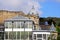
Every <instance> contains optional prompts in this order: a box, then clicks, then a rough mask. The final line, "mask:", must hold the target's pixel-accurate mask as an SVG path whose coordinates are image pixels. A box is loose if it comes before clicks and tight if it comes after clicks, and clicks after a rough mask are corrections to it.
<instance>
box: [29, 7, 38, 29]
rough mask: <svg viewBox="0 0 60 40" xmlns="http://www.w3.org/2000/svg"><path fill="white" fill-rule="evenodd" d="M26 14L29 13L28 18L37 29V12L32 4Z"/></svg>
mask: <svg viewBox="0 0 60 40" xmlns="http://www.w3.org/2000/svg"><path fill="white" fill-rule="evenodd" d="M28 14H29V18H30V19H32V20H33V22H34V25H35V27H36V28H37V29H38V27H39V14H38V12H37V11H36V10H35V8H34V6H32V9H31V10H30V12H29V13H28Z"/></svg>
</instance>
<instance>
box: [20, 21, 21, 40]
mask: <svg viewBox="0 0 60 40" xmlns="http://www.w3.org/2000/svg"><path fill="white" fill-rule="evenodd" d="M20 28H21V22H20ZM20 40H21V31H20Z"/></svg>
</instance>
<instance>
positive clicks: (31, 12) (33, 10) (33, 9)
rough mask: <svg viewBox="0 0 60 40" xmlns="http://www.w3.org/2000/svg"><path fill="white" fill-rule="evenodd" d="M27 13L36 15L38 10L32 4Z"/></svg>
mask: <svg viewBox="0 0 60 40" xmlns="http://www.w3.org/2000/svg"><path fill="white" fill-rule="evenodd" d="M29 14H30V15H31V14H34V15H36V16H38V15H39V14H38V12H37V11H36V10H35V8H34V6H33V7H32V9H31V10H30V12H29Z"/></svg>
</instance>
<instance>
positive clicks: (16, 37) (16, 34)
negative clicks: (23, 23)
mask: <svg viewBox="0 0 60 40" xmlns="http://www.w3.org/2000/svg"><path fill="white" fill-rule="evenodd" d="M16 40H17V31H16Z"/></svg>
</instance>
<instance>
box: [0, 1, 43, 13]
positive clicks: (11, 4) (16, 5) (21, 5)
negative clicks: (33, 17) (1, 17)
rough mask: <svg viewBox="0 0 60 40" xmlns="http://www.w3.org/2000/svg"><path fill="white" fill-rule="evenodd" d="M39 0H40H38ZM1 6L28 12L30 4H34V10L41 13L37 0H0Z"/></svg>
mask: <svg viewBox="0 0 60 40" xmlns="http://www.w3.org/2000/svg"><path fill="white" fill-rule="evenodd" d="M40 1H41V0H40ZM0 3H1V4H2V5H1V6H2V7H3V8H4V9H8V10H15V9H16V10H19V11H24V12H25V13H28V12H29V11H30V10H31V8H32V6H33V5H34V7H35V9H36V11H38V12H39V13H40V14H41V13H42V12H41V11H40V10H39V9H40V8H41V5H40V4H39V0H0Z"/></svg>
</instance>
